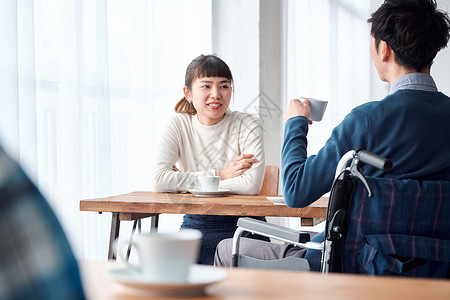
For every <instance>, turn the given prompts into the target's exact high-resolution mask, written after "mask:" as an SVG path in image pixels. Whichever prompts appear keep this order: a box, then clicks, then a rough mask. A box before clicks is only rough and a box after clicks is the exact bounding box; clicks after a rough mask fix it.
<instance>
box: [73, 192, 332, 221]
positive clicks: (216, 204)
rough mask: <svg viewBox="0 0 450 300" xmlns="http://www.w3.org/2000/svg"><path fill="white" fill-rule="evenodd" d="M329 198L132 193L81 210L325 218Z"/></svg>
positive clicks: (96, 201)
mask: <svg viewBox="0 0 450 300" xmlns="http://www.w3.org/2000/svg"><path fill="white" fill-rule="evenodd" d="M327 205H328V197H322V198H320V199H319V200H317V201H316V202H314V203H312V204H311V205H310V206H308V207H304V208H291V207H288V206H286V205H276V204H274V203H272V202H271V201H269V200H268V199H267V196H264V195H254V196H248V195H225V196H224V197H196V196H194V195H192V194H189V193H156V192H148V191H142V192H132V193H128V194H123V195H117V196H111V197H105V198H96V199H87V200H81V201H80V210H81V211H97V212H119V213H151V214H152V213H155V214H164V213H166V214H201V215H238V216H276V217H304V218H324V217H325V216H326V210H327Z"/></svg>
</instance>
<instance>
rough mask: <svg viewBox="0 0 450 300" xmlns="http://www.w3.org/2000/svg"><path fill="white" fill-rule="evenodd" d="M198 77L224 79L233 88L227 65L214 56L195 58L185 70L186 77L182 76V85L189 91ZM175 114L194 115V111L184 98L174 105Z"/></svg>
mask: <svg viewBox="0 0 450 300" xmlns="http://www.w3.org/2000/svg"><path fill="white" fill-rule="evenodd" d="M200 77H224V78H226V79H228V80H229V81H230V84H231V87H233V76H232V75H231V71H230V68H229V67H228V65H227V64H226V63H225V62H224V61H223V60H222V59H220V58H219V57H218V56H216V55H215V54H209V55H203V54H202V55H200V56H198V57H196V58H195V59H194V60H193V61H191V63H190V64H189V65H188V67H187V68H186V75H185V76H184V85H185V86H186V87H187V88H188V90H191V88H192V83H193V82H194V80H195V79H197V78H200ZM175 112H177V113H187V114H191V115H195V114H196V113H197V111H196V110H195V108H194V106H193V105H192V103H190V102H189V101H187V99H186V98H185V97H183V98H181V100H180V101H178V102H177V104H176V105H175Z"/></svg>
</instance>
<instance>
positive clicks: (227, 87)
mask: <svg viewBox="0 0 450 300" xmlns="http://www.w3.org/2000/svg"><path fill="white" fill-rule="evenodd" d="M222 88H223V89H229V88H230V86H228V85H223V86H222Z"/></svg>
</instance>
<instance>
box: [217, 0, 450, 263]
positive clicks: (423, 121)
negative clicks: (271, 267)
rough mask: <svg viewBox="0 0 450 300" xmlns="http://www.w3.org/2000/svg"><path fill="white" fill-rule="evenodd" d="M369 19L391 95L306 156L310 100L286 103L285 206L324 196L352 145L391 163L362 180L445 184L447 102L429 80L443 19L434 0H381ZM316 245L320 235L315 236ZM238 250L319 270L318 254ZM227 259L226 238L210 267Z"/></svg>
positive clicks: (263, 246)
mask: <svg viewBox="0 0 450 300" xmlns="http://www.w3.org/2000/svg"><path fill="white" fill-rule="evenodd" d="M368 22H369V23H371V24H372V25H371V45H370V56H371V58H372V60H373V63H374V65H375V67H376V69H377V72H378V75H379V77H380V79H381V80H382V81H387V82H389V83H390V84H391V89H390V93H389V95H388V96H387V97H386V98H384V99H382V100H381V101H374V102H369V103H366V104H363V105H361V106H359V107H356V108H355V109H353V110H352V111H351V112H350V114H348V115H347V116H346V118H345V119H344V120H343V121H342V123H341V124H339V125H338V126H337V127H336V128H335V129H334V130H333V132H332V135H331V137H330V138H329V139H328V141H327V142H326V144H325V146H324V147H323V148H322V149H321V150H320V151H319V152H318V154H317V155H312V156H309V157H308V156H307V153H306V145H307V139H306V135H307V132H308V123H310V124H311V123H312V122H311V121H310V120H309V119H308V117H309V116H310V107H309V102H308V101H304V102H303V103H301V102H300V101H299V100H298V99H294V100H291V102H290V104H289V106H288V108H287V109H286V112H285V118H286V124H285V133H284V143H283V149H282V157H281V165H282V166H281V167H282V179H283V182H284V198H285V200H286V204H287V205H289V206H291V207H305V206H308V205H309V204H311V203H312V202H313V201H315V200H316V199H318V198H319V197H320V196H322V195H323V194H325V193H326V192H328V191H329V190H330V189H331V184H332V182H333V177H334V173H335V169H336V167H337V164H338V161H339V159H340V158H341V157H342V156H343V154H345V153H346V152H347V151H349V150H353V149H357V148H361V149H365V150H368V151H370V152H373V153H376V154H378V155H381V156H383V157H387V158H389V159H391V160H392V161H393V163H394V168H393V170H392V171H391V172H389V173H386V174H383V173H382V171H380V170H377V169H375V168H373V167H370V166H364V167H363V170H362V171H363V173H364V174H366V175H368V176H379V177H381V176H387V177H395V178H401V179H403V178H416V179H429V180H447V181H450V153H449V149H450V98H449V97H447V96H446V95H444V94H442V93H440V92H438V90H437V88H436V85H435V83H434V81H433V78H432V77H431V76H430V68H431V65H432V63H433V59H434V58H435V56H436V54H437V53H438V51H439V50H441V49H442V48H444V47H446V45H447V42H448V40H449V28H450V20H449V17H448V14H447V13H444V12H441V11H439V10H437V8H436V2H435V1H434V0H386V1H385V2H384V3H383V4H382V5H381V7H380V8H379V9H378V10H377V11H375V12H374V13H373V14H372V16H371V18H370V19H369V20H368ZM321 240H323V234H319V235H317V236H316V237H314V238H313V241H321ZM240 249H241V250H242V252H241V253H242V254H244V255H247V256H252V257H255V258H259V259H278V258H282V257H286V256H298V257H305V258H307V259H308V261H309V263H310V266H311V269H312V270H317V271H318V270H319V268H320V252H319V251H311V250H308V251H305V250H304V249H299V248H297V247H292V246H288V245H276V244H271V243H264V242H261V241H248V240H246V239H245V240H244V239H243V241H242V243H241V247H240ZM230 261H231V241H230V240H225V241H222V242H221V243H220V244H219V245H218V247H217V250H216V257H215V265H219V266H229V265H230Z"/></svg>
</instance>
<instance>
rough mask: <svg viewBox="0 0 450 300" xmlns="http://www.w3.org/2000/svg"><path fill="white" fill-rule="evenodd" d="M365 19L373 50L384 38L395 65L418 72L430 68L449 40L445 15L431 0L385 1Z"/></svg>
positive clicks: (449, 23) (448, 25)
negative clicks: (390, 50)
mask: <svg viewBox="0 0 450 300" xmlns="http://www.w3.org/2000/svg"><path fill="white" fill-rule="evenodd" d="M367 21H368V22H369V23H372V26H371V34H372V36H373V37H374V38H375V46H376V49H378V45H379V44H380V41H381V40H383V41H385V42H386V43H387V44H388V45H389V46H390V47H391V48H392V50H394V52H395V58H396V62H397V63H398V64H400V65H402V66H405V67H408V68H414V69H415V70H417V71H419V72H420V71H421V70H423V69H424V68H429V67H431V64H432V63H433V59H434V58H435V56H436V54H437V53H438V52H439V50H441V49H442V48H444V47H446V45H447V42H448V40H449V34H450V33H449V28H450V20H449V17H448V14H447V13H445V12H443V11H440V10H438V9H437V6H436V1H435V0H385V1H384V3H383V4H382V5H381V6H380V8H378V10H376V11H375V12H374V13H373V14H372V15H371V17H370V19H368V20H367Z"/></svg>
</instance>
